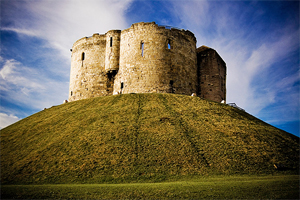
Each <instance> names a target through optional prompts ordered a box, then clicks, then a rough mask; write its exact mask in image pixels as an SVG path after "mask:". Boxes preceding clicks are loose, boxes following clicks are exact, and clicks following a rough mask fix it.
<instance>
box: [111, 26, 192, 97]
mask: <svg viewBox="0 0 300 200" xmlns="http://www.w3.org/2000/svg"><path fill="white" fill-rule="evenodd" d="M120 46H121V48H120V68H119V72H118V74H117V75H116V79H115V86H114V93H120V92H122V93H123V94H126V93H151V92H158V93H176V94H187V95H191V94H192V93H196V91H197V73H196V71H197V64H196V62H197V59H196V38H195V36H194V34H193V33H191V32H190V31H185V30H179V29H174V28H172V29H167V28H166V27H163V26H158V25H157V24H155V23H154V22H152V23H143V22H141V23H136V24H133V25H132V26H131V27H130V28H128V29H126V30H123V31H122V33H121V44H120Z"/></svg>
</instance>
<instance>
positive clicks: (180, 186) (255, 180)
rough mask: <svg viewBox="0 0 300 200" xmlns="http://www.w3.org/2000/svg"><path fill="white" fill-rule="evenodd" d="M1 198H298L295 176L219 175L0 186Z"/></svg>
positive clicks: (297, 181)
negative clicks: (141, 180) (168, 180)
mask: <svg viewBox="0 0 300 200" xmlns="http://www.w3.org/2000/svg"><path fill="white" fill-rule="evenodd" d="M1 198H2V199H149V198H150V199H180V198H185V199H207V198H210V199H245V198H247V199H299V176H298V175H282V176H270V175H269V176H222V177H221V176H219V177H202V178H192V179H189V180H181V181H176V182H163V183H131V184H56V185H2V186H1Z"/></svg>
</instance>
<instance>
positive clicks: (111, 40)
mask: <svg viewBox="0 0 300 200" xmlns="http://www.w3.org/2000/svg"><path fill="white" fill-rule="evenodd" d="M112 43H113V38H112V37H110V44H109V46H110V47H112Z"/></svg>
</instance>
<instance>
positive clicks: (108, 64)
mask: <svg viewBox="0 0 300 200" xmlns="http://www.w3.org/2000/svg"><path fill="white" fill-rule="evenodd" d="M120 37H121V31H120V30H111V31H108V32H107V33H106V54H105V70H106V71H107V72H111V71H117V70H118V69H119V59H120Z"/></svg>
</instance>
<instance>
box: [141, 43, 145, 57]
mask: <svg viewBox="0 0 300 200" xmlns="http://www.w3.org/2000/svg"><path fill="white" fill-rule="evenodd" d="M141 49H142V57H144V42H143V41H142V42H141Z"/></svg>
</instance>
